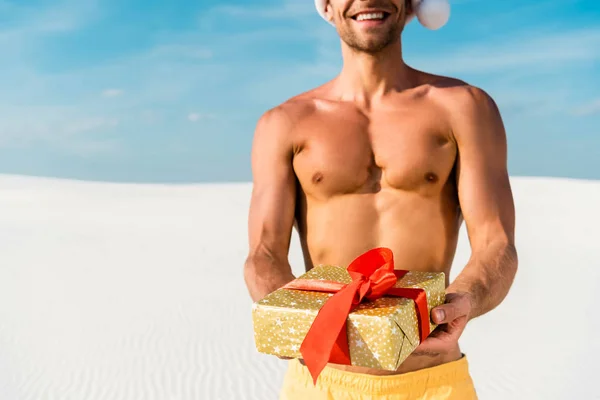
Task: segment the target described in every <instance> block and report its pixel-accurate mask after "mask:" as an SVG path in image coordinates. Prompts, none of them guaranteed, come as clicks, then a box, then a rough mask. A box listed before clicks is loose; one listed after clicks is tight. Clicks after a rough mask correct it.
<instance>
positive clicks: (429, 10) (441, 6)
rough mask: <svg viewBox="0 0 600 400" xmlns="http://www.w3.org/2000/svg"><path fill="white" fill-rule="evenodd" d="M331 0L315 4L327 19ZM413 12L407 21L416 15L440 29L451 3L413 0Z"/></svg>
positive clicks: (428, 26)
mask: <svg viewBox="0 0 600 400" xmlns="http://www.w3.org/2000/svg"><path fill="white" fill-rule="evenodd" d="M328 2H329V0H315V6H316V7H317V11H318V12H319V15H321V17H323V19H325V20H327V17H326V16H325V7H327V3H328ZM411 2H412V8H413V14H411V15H409V16H408V18H407V19H406V23H408V22H410V20H412V19H413V17H414V16H416V17H417V19H418V20H419V22H420V23H421V25H423V26H424V27H426V28H428V29H432V30H435V29H439V28H441V27H442V26H444V25H446V22H448V19H449V18H450V4H449V3H448V0H411Z"/></svg>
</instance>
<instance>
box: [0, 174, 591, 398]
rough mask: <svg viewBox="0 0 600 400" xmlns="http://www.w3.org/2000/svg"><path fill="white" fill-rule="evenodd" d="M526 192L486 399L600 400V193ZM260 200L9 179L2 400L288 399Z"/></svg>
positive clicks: (1, 279)
mask: <svg viewBox="0 0 600 400" xmlns="http://www.w3.org/2000/svg"><path fill="white" fill-rule="evenodd" d="M513 189H514V193H515V198H516V204H517V212H518V215H517V217H518V231H517V232H518V249H519V253H520V265H521V268H520V272H519V274H518V277H517V281H516V283H515V285H514V286H513V290H512V292H511V293H510V295H509V298H508V299H507V300H506V302H505V303H503V305H502V306H501V307H500V308H498V309H497V310H495V311H494V312H493V313H491V314H489V315H487V316H485V317H483V318H481V319H479V320H475V321H473V322H472V324H471V325H470V326H469V327H468V328H467V331H466V332H465V334H464V336H463V340H462V345H463V349H464V351H465V352H466V353H468V355H469V357H470V362H471V368H472V374H473V377H474V380H475V382H476V385H477V389H478V391H479V394H480V396H481V399H484V400H487V399H503V400H504V399H511V400H515V399H593V398H600V396H599V395H598V393H600V391H599V390H598V389H597V388H596V384H597V381H596V376H597V374H598V367H597V360H598V359H599V358H600V344H599V341H598V339H597V338H598V337H600V336H599V333H598V332H599V329H598V328H600V323H599V322H598V321H599V319H598V317H597V315H598V306H599V305H600V304H599V302H598V290H599V289H600V283H599V282H600V244H599V243H600V228H599V226H600V211H599V208H600V182H585V181H574V180H572V181H570V180H559V179H532V178H515V179H513ZM249 194H250V185H249V184H240V185H217V184H215V185H194V186H159V185H153V186H150V185H118V184H98V183H85V182H72V181H60V180H51V179H39V178H24V177H15V176H0V399H2V400H21V399H32V400H34V399H35V400H42V399H61V400H62V399H74V400H97V399H110V400H122V399H123V400H124V399H136V400H137V399H145V400H151V399H157V400H158V399H160V400H175V399H177V400H188V399H189V400H191V399H207V400H208V399H210V400H212V399H224V400H230V399H257V400H258V399H260V400H265V399H276V397H277V395H276V394H277V391H278V388H279V385H280V383H281V379H282V376H283V372H284V368H285V362H284V361H280V360H278V359H275V358H273V357H270V356H264V355H260V354H258V353H257V352H256V351H255V350H254V345H253V338H252V326H251V319H250V305H251V303H250V299H249V297H248V295H247V292H246V288H245V286H244V283H243V279H242V264H243V261H244V258H245V256H246V249H247V244H246V215H247V207H248V200H249ZM462 232H463V234H462V236H461V240H460V245H459V249H458V252H457V257H456V263H455V265H456V269H455V270H454V271H453V275H454V276H455V275H456V274H457V273H458V272H459V269H460V268H461V267H462V265H463V264H464V262H465V261H466V260H467V258H468V256H469V248H468V241H467V240H466V237H465V235H464V229H463V231H462ZM291 261H292V263H293V264H294V268H295V272H296V273H299V272H300V271H301V265H302V262H301V253H300V250H299V247H298V242H297V240H296V239H295V241H294V245H293V249H292V254H291ZM569 291H570V292H569ZM575 295H576V296H577V299H575V297H574V296H575ZM594 302H595V304H594ZM594 305H595V306H596V307H594ZM594 337H595V338H596V339H594ZM594 361H596V362H594Z"/></svg>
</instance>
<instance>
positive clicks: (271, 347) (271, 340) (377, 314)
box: [252, 266, 445, 371]
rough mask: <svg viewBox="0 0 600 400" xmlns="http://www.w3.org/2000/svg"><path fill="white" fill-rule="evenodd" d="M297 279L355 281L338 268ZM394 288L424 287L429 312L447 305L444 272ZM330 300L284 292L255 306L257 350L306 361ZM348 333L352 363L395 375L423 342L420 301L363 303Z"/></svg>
mask: <svg viewBox="0 0 600 400" xmlns="http://www.w3.org/2000/svg"><path fill="white" fill-rule="evenodd" d="M298 279H317V280H332V281H337V282H341V283H345V284H348V283H350V282H352V278H351V277H350V274H349V273H348V271H347V270H346V269H345V268H343V267H337V266H319V267H315V268H313V269H311V270H310V271H309V272H307V273H306V274H304V275H302V276H300V277H299V278H298ZM395 287H406V288H421V289H424V290H425V292H426V294H427V306H428V309H429V310H428V311H429V312H428V314H429V313H430V312H431V309H432V308H434V307H437V306H438V305H441V304H443V303H444V299H445V276H444V273H436V272H417V271H409V272H408V273H407V274H406V275H404V276H403V277H402V278H401V279H399V280H398V281H397V282H396V285H395ZM331 296H333V294H332V293H323V292H312V291H305V290H293V289H283V288H281V289H278V290H276V291H274V292H272V293H270V294H269V295H267V296H265V297H264V298H263V299H261V300H259V301H257V302H255V303H254V304H253V306H252V320H253V324H254V341H255V344H256V349H257V350H258V351H259V352H260V353H264V354H271V355H275V356H281V357H291V358H302V354H301V353H300V345H301V344H302V341H303V340H304V337H305V336H306V334H307V333H308V330H309V328H310V326H311V325H312V323H313V321H314V319H315V318H316V316H317V312H318V311H319V309H320V308H321V307H322V306H323V305H324V304H325V302H326V301H327V300H328V299H329V298H330V297H331ZM430 324H431V330H432V331H433V330H434V329H435V327H436V325H434V324H433V322H432V321H431V320H430ZM347 335H348V345H349V350H350V359H351V364H352V365H354V366H361V367H369V368H377V369H383V370H390V371H395V370H396V369H398V367H399V366H400V364H402V362H403V361H404V360H405V359H406V358H407V357H408V356H409V355H410V354H411V353H412V352H413V351H414V350H415V348H416V347H417V346H418V345H419V342H420V341H419V327H418V322H417V313H416V307H415V303H414V301H413V300H411V299H407V298H402V297H392V296H384V297H382V298H379V299H377V300H375V301H369V300H364V301H363V302H362V303H361V304H359V305H358V306H356V308H354V309H353V311H352V312H351V313H350V315H349V316H348V320H347Z"/></svg>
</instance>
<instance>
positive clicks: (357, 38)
mask: <svg viewBox="0 0 600 400" xmlns="http://www.w3.org/2000/svg"><path fill="white" fill-rule="evenodd" d="M350 24H351V23H350ZM350 24H345V25H344V26H343V27H341V28H340V29H339V35H340V38H341V39H342V41H343V42H344V43H346V45H347V46H348V47H350V48H351V49H353V50H354V51H357V52H360V53H367V54H372V55H374V54H377V53H379V52H381V51H382V50H383V49H385V48H386V47H388V46H390V45H391V44H393V43H395V42H397V41H399V40H400V34H401V33H402V30H403V27H402V26H401V25H400V24H398V23H397V24H394V25H391V24H390V26H389V28H387V30H386V31H382V32H378V33H376V34H369V35H361V34H360V33H359V32H356V31H355V30H353V29H352V28H351V27H350V26H349V25H350ZM361 36H362V37H361Z"/></svg>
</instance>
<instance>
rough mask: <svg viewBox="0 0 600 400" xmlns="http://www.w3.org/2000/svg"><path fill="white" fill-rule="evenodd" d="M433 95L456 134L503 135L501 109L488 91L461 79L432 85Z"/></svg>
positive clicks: (446, 80)
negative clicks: (496, 133)
mask: <svg viewBox="0 0 600 400" xmlns="http://www.w3.org/2000/svg"><path fill="white" fill-rule="evenodd" d="M431 86H432V89H431V94H432V98H433V99H434V101H436V102H437V103H438V104H439V105H440V106H441V108H442V109H443V110H444V111H445V114H446V116H447V118H448V120H449V122H450V125H451V126H452V130H453V133H454V135H455V136H456V135H462V136H467V137H468V136H472V135H481V134H487V133H486V132H488V133H489V132H501V131H502V129H499V128H502V119H501V116H500V110H499V108H498V106H497V104H496V102H495V100H494V99H493V98H492V96H491V95H490V94H489V93H488V92H487V91H485V90H484V89H482V88H480V87H477V86H474V85H471V84H469V83H467V82H464V81H462V80H460V79H455V78H445V77H441V79H438V80H436V81H435V82H434V83H432V84H431Z"/></svg>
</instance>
